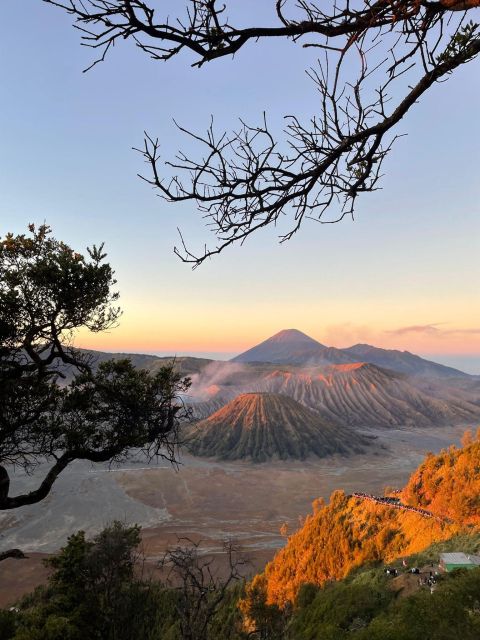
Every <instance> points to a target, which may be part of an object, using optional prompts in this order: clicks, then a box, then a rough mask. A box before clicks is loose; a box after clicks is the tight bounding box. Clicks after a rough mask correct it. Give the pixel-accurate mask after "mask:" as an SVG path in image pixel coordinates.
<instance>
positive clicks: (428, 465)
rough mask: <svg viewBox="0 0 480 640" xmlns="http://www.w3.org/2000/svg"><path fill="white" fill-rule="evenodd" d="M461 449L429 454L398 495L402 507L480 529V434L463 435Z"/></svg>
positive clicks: (452, 448)
mask: <svg viewBox="0 0 480 640" xmlns="http://www.w3.org/2000/svg"><path fill="white" fill-rule="evenodd" d="M464 445H465V446H464V447H463V448H457V447H455V446H451V447H449V448H448V449H446V450H444V451H442V452H441V453H439V454H438V455H433V454H429V455H428V456H427V457H426V459H425V461H424V462H423V463H422V464H421V465H420V466H419V467H418V469H417V470H416V471H415V472H414V473H413V474H412V476H411V477H410V480H409V482H408V484H407V486H406V487H405V489H404V490H403V492H402V500H403V502H405V503H406V504H411V505H413V506H418V507H422V508H424V509H428V510H430V511H433V512H434V513H436V514H437V515H439V516H443V517H448V518H451V519H453V520H455V521H456V522H461V523H462V524H467V525H468V524H470V525H480V430H479V432H478V433H477V436H476V438H475V439H473V438H472V436H471V434H469V433H467V434H466V435H465V437H464Z"/></svg>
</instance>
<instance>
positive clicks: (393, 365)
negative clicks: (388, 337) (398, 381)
mask: <svg viewBox="0 0 480 640" xmlns="http://www.w3.org/2000/svg"><path fill="white" fill-rule="evenodd" d="M342 351H343V352H344V353H346V354H348V355H349V356H351V357H353V358H354V359H355V360H362V361H363V362H370V363H372V364H376V365H378V366H379V367H385V368H386V369H392V371H397V372H398V373H406V374H407V375H411V376H422V377H431V378H469V377H470V376H469V375H468V374H467V373H464V372H463V371H459V370H458V369H454V368H453V367H447V366H445V365H443V364H438V363H437V362H432V361H431V360H426V359H425V358H421V357H420V356H416V355H415V354H414V353H410V352H409V351H398V350H397V349H379V348H378V347H372V346H371V345H369V344H356V345H354V346H353V347H349V348H348V349H342Z"/></svg>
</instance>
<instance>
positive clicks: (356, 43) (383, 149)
mask: <svg viewBox="0 0 480 640" xmlns="http://www.w3.org/2000/svg"><path fill="white" fill-rule="evenodd" d="M44 1H45V2H47V3H48V4H52V5H55V6H58V7H61V8H63V9H64V10H66V11H67V12H68V13H69V14H71V15H72V16H73V17H74V20H75V26H76V27H78V28H79V29H80V31H81V34H82V43H83V44H84V45H86V46H87V47H91V48H93V49H94V50H95V51H96V52H98V55H97V57H95V58H94V61H93V62H92V65H91V66H94V65H95V64H96V63H97V62H100V61H103V60H104V59H105V57H106V55H107V53H109V51H110V50H111V48H112V47H113V45H115V44H118V43H120V41H122V40H131V41H133V42H134V43H135V45H136V46H137V47H138V48H139V49H140V50H141V51H143V52H144V53H146V54H147V55H148V56H150V57H151V58H153V59H154V60H159V61H168V60H170V59H172V58H174V57H175V56H177V55H179V54H181V53H186V54H187V53H188V54H189V55H190V58H191V59H193V62H192V64H193V66H196V67H200V66H203V65H205V64H206V63H211V62H213V61H215V60H217V59H219V58H224V57H226V56H233V55H235V54H239V53H240V52H241V50H242V49H243V48H244V47H246V46H261V45H262V43H263V42H265V41H266V40H268V39H276V40H279V39H280V40H281V39H287V40H290V41H291V42H293V43H296V44H298V45H301V46H303V47H306V48H309V49H311V50H312V53H313V56H314V57H313V58H312V68H311V69H310V70H309V72H308V74H309V76H310V78H311V79H312V81H313V82H314V83H315V85H316V87H317V89H318V92H319V95H320V108H319V109H318V112H317V113H316V114H314V115H313V116H312V118H311V119H310V120H309V121H306V122H303V121H301V120H300V118H299V117H297V116H296V115H289V116H287V117H286V122H287V125H286V129H285V132H284V133H285V136H284V138H283V139H278V137H277V135H276V133H275V132H274V131H272V130H271V128H270V127H269V124H268V120H267V117H266V115H265V114H264V115H263V117H262V118H261V120H260V122H259V123H257V124H248V123H246V122H244V121H241V124H240V126H239V128H238V130H236V131H233V132H226V131H225V132H222V131H218V132H217V131H216V129H215V128H214V125H213V120H212V123H211V124H210V126H209V127H208V129H207V132H206V133H205V134H199V133H197V132H194V131H191V130H189V129H188V128H185V127H179V130H180V132H182V133H183V134H185V135H186V136H187V137H189V138H190V141H193V142H194V143H195V145H198V144H199V145H200V148H202V149H203V151H201V153H200V155H199V157H198V158H197V157H192V155H191V153H190V152H189V153H183V152H181V151H180V152H179V153H178V155H177V157H176V158H175V159H174V160H171V161H168V160H167V161H166V162H164V161H163V159H162V158H161V155H160V145H159V141H158V139H156V138H155V137H154V136H150V135H148V134H147V135H146V137H145V140H144V146H143V147H142V149H140V151H141V153H142V154H143V156H144V158H145V160H146V161H147V164H148V165H149V166H150V169H151V172H150V175H147V176H144V179H145V180H146V181H147V182H148V183H149V184H150V185H152V186H153V187H154V188H155V189H156V190H157V191H158V194H159V195H160V196H161V197H163V198H164V199H166V200H167V201H168V202H185V201H192V202H193V203H195V204H196V206H197V208H198V210H199V212H200V213H201V214H202V216H204V217H205V218H206V220H207V224H208V226H209V227H210V228H211V229H212V230H213V233H214V236H215V241H214V242H215V244H214V245H213V246H211V247H205V249H204V251H203V252H202V251H201V252H198V251H194V250H191V249H190V248H189V245H188V244H187V243H186V242H184V240H183V237H181V246H180V247H177V248H176V249H175V251H176V253H177V254H178V255H179V256H180V257H181V258H182V260H184V261H186V262H190V263H193V265H194V266H198V265H199V264H201V263H202V262H203V261H204V260H205V259H206V258H208V257H210V256H212V255H214V254H218V253H220V252H221V251H222V250H223V249H225V248H226V247H228V246H230V245H232V244H235V243H242V242H243V241H244V240H245V239H246V238H247V237H248V236H250V235H251V234H253V233H255V232H257V231H258V230H259V229H261V228H263V227H266V226H270V225H275V224H276V223H277V222H278V221H279V220H280V219H281V218H283V217H286V218H287V220H289V223H288V224H289V228H288V230H287V231H286V232H285V233H284V234H283V235H282V236H281V239H282V240H288V239H289V238H291V237H292V235H293V234H294V233H295V232H296V231H297V230H298V229H299V228H300V226H301V225H302V223H303V222H304V220H305V219H307V218H311V219H315V220H320V221H321V222H329V223H331V222H337V221H339V220H341V219H342V218H344V217H345V216H346V215H351V214H353V212H354V209H355V205H356V200H357V197H358V196H359V195H360V194H362V193H365V192H370V191H374V190H376V189H377V188H378V184H379V179H380V177H381V167H382V163H383V161H384V159H385V156H386V155H387V153H388V152H389V151H390V149H391V147H392V144H393V142H394V140H395V138H396V136H397V135H398V134H396V133H395V131H396V128H397V125H398V124H399V122H400V121H401V120H402V118H403V117H404V116H405V115H406V113H407V112H408V111H409V110H410V109H411V108H412V107H413V106H414V105H415V103H416V102H417V101H418V100H419V99H420V98H421V97H422V96H423V95H424V94H425V92H427V91H428V90H429V89H430V88H431V87H432V86H433V85H434V84H435V83H437V82H440V81H443V80H446V79H447V78H448V77H449V75H450V74H451V73H452V72H454V71H455V70H456V69H458V68H459V67H460V66H461V65H463V64H465V63H467V62H470V61H472V60H473V59H474V58H476V57H477V56H478V54H479V52H480V32H479V24H478V22H476V21H475V20H474V18H477V19H478V7H479V4H480V2H479V0H440V1H430V0H358V1H355V2H352V1H351V0H341V1H338V0H329V1H328V2H322V3H318V2H317V3H316V2H311V1H309V0H271V6H272V21H271V23H269V24H265V25H264V24H256V23H255V16H252V21H251V22H252V24H250V25H247V26H245V25H243V24H237V23H236V21H235V20H234V19H230V17H229V13H231V12H232V11H233V10H234V9H235V7H234V6H233V5H234V3H233V2H228V1H225V2H217V0H188V1H185V2H184V3H173V4H172V5H171V6H170V5H168V3H167V4H164V3H161V6H159V7H157V6H155V3H153V2H148V0H44ZM169 9H170V10H171V14H170V15H169V14H168V10H169ZM316 59H318V61H317V62H316ZM232 77H233V74H232Z"/></svg>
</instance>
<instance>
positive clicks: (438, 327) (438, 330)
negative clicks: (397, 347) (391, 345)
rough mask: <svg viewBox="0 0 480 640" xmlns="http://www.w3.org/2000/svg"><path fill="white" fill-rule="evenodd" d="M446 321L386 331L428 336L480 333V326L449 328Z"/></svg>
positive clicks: (403, 334)
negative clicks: (446, 326)
mask: <svg viewBox="0 0 480 640" xmlns="http://www.w3.org/2000/svg"><path fill="white" fill-rule="evenodd" d="M445 324H446V323H445V322H435V323H432V324H414V325H410V326H407V327H399V328H398V329H392V330H390V331H386V332H385V333H388V334H389V335H393V336H405V335H410V334H417V335H418V334H419V335H426V336H435V337H442V336H456V335H458V336H462V335H480V328H476V327H473V328H471V329H455V328H452V329H448V328H445V327H444V325H445Z"/></svg>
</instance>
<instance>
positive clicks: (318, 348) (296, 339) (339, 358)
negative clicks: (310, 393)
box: [233, 329, 354, 365]
mask: <svg viewBox="0 0 480 640" xmlns="http://www.w3.org/2000/svg"><path fill="white" fill-rule="evenodd" d="M233 361H234V362H268V363H272V364H294V365H297V364H298V365H321V364H331V363H332V362H333V363H347V362H353V361H354V358H352V357H351V356H350V355H348V354H346V353H344V352H343V351H342V350H340V349H335V348H333V347H330V348H329V347H325V346H324V345H323V344H321V343H320V342H318V341H317V340H314V339H313V338H311V337H310V336H307V334H306V333H303V332H302V331H299V330H298V329H283V330H282V331H279V332H278V333H276V334H275V335H274V336H272V337H271V338H268V339H267V340H264V341H263V342H261V343H260V344H258V345H256V346H255V347H253V348H252V349H249V350H248V351H245V352H244V353H241V354H240V355H238V356H237V357H236V358H233Z"/></svg>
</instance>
